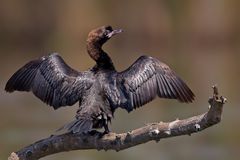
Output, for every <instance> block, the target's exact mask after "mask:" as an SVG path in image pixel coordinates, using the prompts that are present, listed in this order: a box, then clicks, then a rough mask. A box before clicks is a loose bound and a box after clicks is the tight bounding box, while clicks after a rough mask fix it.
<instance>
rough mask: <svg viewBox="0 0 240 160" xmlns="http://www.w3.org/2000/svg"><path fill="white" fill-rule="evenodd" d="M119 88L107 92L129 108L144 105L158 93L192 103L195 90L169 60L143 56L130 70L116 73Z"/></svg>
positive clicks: (119, 104)
mask: <svg viewBox="0 0 240 160" xmlns="http://www.w3.org/2000/svg"><path fill="white" fill-rule="evenodd" d="M116 77H117V78H116V79H117V80H116V81H117V82H116V86H115V90H116V91H115V92H114V93H111V95H109V94H108V95H107V96H108V98H109V99H110V102H111V105H113V106H114V107H122V108H124V109H126V110H128V111H132V110H133V109H135V108H137V107H140V106H143V105H144V104H146V103H148V102H150V101H152V100H153V99H154V98H155V97H156V96H157V95H158V96H159V97H161V98H169V99H177V100H179V101H180V102H185V103H189V102H192V101H193V100H194V94H193V92H192V91H191V90H190V89H189V87H188V86H187V85H186V84H185V83H184V82H183V80H181V79H180V78H179V77H178V76H177V75H176V74H175V73H174V72H173V71H172V70H171V69H170V68H169V67H168V66H167V65H166V64H164V63H162V62H160V61H159V60H157V59H155V58H152V57H148V56H141V57H140V58H139V59H138V60H137V61H136V62H134V63H133V64H132V66H130V67H129V68H128V69H127V70H125V71H123V72H120V73H118V74H117V76H116Z"/></svg>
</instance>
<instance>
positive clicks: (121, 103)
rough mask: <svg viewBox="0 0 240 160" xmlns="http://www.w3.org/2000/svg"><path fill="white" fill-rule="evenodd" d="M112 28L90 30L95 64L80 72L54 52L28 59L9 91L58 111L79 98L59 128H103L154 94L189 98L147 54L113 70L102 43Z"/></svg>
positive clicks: (184, 88) (75, 130)
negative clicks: (122, 68) (26, 94)
mask: <svg viewBox="0 0 240 160" xmlns="http://www.w3.org/2000/svg"><path fill="white" fill-rule="evenodd" d="M121 32H122V30H121V29H115V30H113V29H112V27H111V26H102V27H100V28H97V29H94V30H92V31H91V32H90V33H89V35H88V38H87V52H88V54H89V55H90V57H91V58H92V59H94V60H95V61H96V65H95V66H94V67H92V68H91V69H89V70H87V71H84V72H78V71H76V70H74V69H72V68H71V67H69V66H68V65H67V64H66V63H65V62H64V60H63V59H62V58H61V57H60V56H59V55H58V54H57V53H53V54H50V55H47V56H43V57H41V58H39V59H36V60H33V61H30V62H28V63H27V64H26V65H24V66H23V67H22V68H20V69H19V70H18V71H17V72H16V73H14V74H13V76H12V77H11V78H10V79H9V80H8V82H7V84H6V87H5V90H6V91H7V92H13V91H15V90H17V91H32V93H33V94H34V95H35V96H37V97H38V98H39V99H41V100H42V101H43V102H45V103H46V104H48V105H50V106H52V107H53V108H54V109H58V108H60V107H64V106H71V105H73V104H75V103H76V102H79V109H78V110H77V114H76V119H75V120H74V121H72V122H70V123H69V124H67V125H65V126H64V127H63V128H64V129H66V130H67V131H69V132H73V133H83V132H84V133H86V132H88V131H91V130H92V129H94V128H103V127H104V129H105V132H106V133H108V132H109V129H108V123H109V122H110V121H111V118H113V113H114V111H115V110H116V109H117V108H118V107H121V108H123V109H126V110H127V111H128V112H130V111H132V110H133V109H136V108H138V107H141V106H143V105H144V104H146V103H148V102H150V101H152V100H153V99H154V98H155V97H156V96H158V97H161V98H168V99H177V100H179V101H180V102H185V103H188V102H192V101H193V100H194V94H193V92H192V91H191V90H190V89H189V87H188V86H187V85H186V84H185V83H184V82H183V80H182V79H180V78H179V77H178V76H177V75H176V74H175V72H174V71H172V70H171V69H170V68H169V67H168V66H167V65H166V64H164V63H163V62H160V61H159V60H157V59H156V58H153V57H150V56H141V57H140V58H138V59H137V60H136V61H135V62H134V63H133V64H132V65H131V66H130V67H129V68H128V69H126V70H125V71H122V72H117V71H116V69H115V67H114V65H113V62H112V60H111V58H110V57H109V56H108V54H107V53H106V52H105V51H103V50H102V45H103V44H104V43H105V42H107V41H108V40H109V39H110V38H111V37H112V36H114V35H116V34H118V33H121Z"/></svg>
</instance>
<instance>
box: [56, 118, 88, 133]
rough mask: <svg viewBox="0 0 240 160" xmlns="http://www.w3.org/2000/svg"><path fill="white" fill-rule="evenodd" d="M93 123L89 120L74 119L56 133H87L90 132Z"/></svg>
mask: <svg viewBox="0 0 240 160" xmlns="http://www.w3.org/2000/svg"><path fill="white" fill-rule="evenodd" d="M92 126H93V123H92V121H91V120H89V119H75V120H74V121H72V122H70V123H68V124H66V125H64V126H63V127H61V128H59V129H58V130H57V132H59V131H63V132H72V133H87V132H89V131H91V130H92Z"/></svg>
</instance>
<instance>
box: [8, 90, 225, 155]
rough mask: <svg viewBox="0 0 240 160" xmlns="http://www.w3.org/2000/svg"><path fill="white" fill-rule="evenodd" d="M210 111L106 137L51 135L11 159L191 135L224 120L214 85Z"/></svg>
mask: <svg viewBox="0 0 240 160" xmlns="http://www.w3.org/2000/svg"><path fill="white" fill-rule="evenodd" d="M208 102H209V104H210V106H209V110H208V112H206V113H204V114H201V115H198V116H194V117H190V118H187V119H184V120H179V119H177V120H175V121H172V122H160V123H152V124H148V125H146V126H144V127H141V128H138V129H135V130H133V131H130V132H127V133H121V134H116V133H109V134H106V135H104V136H103V137H101V138H100V137H99V134H93V135H92V134H81V135H80V134H71V133H67V134H62V135H55V136H51V137H49V138H46V139H42V140H40V141H37V142H35V143H33V144H31V145H29V146H27V147H25V148H23V149H21V150H19V151H17V152H16V153H14V152H13V153H12V154H11V156H10V157H9V158H8V160H37V159H39V158H41V157H44V156H47V155H51V154H54V153H59V152H64V151H71V150H80V149H81V150H84V149H97V150H102V149H103V150H116V151H120V150H124V149H127V148H130V147H133V146H136V145H139V144H142V143H146V142H149V141H152V140H155V141H156V142H158V141H159V140H160V139H163V138H169V137H174V136H180V135H191V134H192V133H196V132H199V131H202V130H204V129H206V128H208V127H210V126H212V125H215V124H217V123H219V122H220V121H221V115H222V109H223V105H224V103H225V102H226V98H223V97H218V89H217V87H216V86H213V97H211V98H209V100H208Z"/></svg>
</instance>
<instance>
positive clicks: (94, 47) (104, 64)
mask: <svg viewBox="0 0 240 160" xmlns="http://www.w3.org/2000/svg"><path fill="white" fill-rule="evenodd" d="M87 52H88V54H89V55H90V57H91V58H92V59H93V60H95V61H96V63H97V67H98V68H104V69H113V70H115V68H114V65H113V63H112V60H111V58H110V57H109V56H108V54H107V53H106V52H104V51H103V50H102V45H101V44H99V43H94V42H87Z"/></svg>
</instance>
